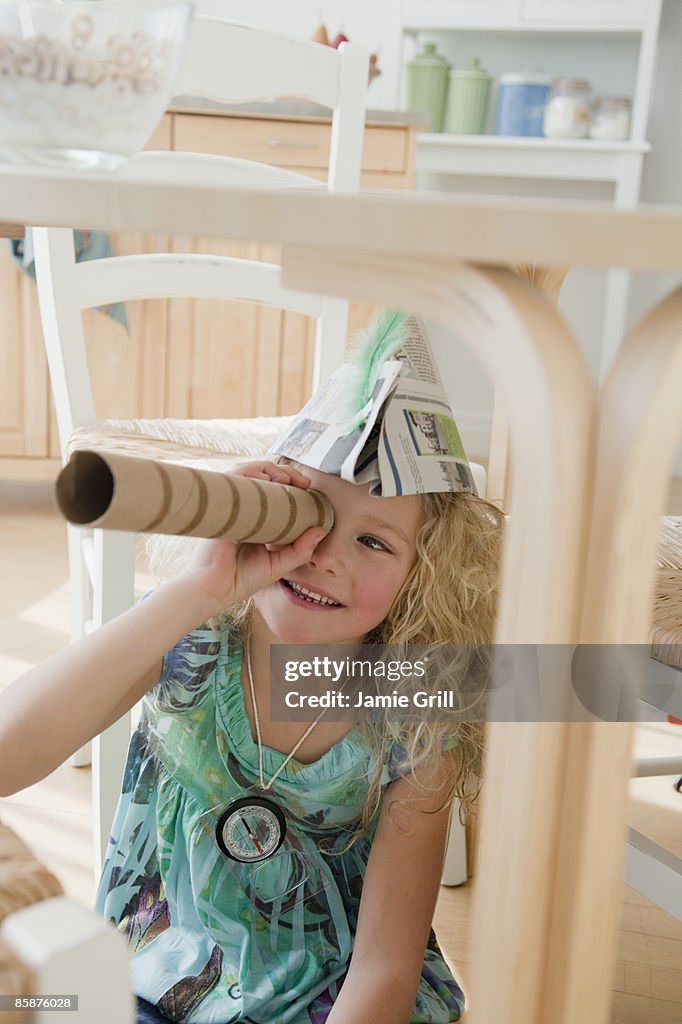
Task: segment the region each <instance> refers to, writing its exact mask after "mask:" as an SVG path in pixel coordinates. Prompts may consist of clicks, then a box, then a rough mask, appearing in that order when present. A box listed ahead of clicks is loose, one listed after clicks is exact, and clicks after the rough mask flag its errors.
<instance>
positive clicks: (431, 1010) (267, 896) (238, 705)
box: [97, 628, 463, 1024]
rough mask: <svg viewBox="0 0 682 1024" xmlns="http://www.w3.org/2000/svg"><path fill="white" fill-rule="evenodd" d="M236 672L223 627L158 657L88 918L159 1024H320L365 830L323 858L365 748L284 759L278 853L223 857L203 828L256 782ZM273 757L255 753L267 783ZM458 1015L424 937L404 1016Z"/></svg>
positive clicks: (210, 828) (354, 893)
mask: <svg viewBox="0 0 682 1024" xmlns="http://www.w3.org/2000/svg"><path fill="white" fill-rule="evenodd" d="M240 675H241V647H240V644H239V641H238V640H237V639H236V638H235V637H234V636H233V635H231V634H229V633H227V632H217V631H214V630H211V629H208V628H200V629H196V630H194V631H193V632H192V633H190V634H189V635H188V636H187V637H185V638H184V640H182V641H181V642H180V643H179V644H178V645H177V646H176V647H175V648H173V650H172V651H170V652H169V653H168V654H167V655H166V657H165V658H164V665H163V671H162V675H161V679H160V681H159V683H158V684H157V686H156V687H155V688H154V689H153V690H151V691H150V692H149V693H148V694H147V696H146V697H145V699H144V702H143V713H142V718H141V721H140V725H139V727H138V729H137V731H136V732H135V734H134V735H133V737H132V740H131V744H130V750H129V753H128V761H127V765H126V770H125V776H124V781H123V791H122V794H121V799H120V802H119V806H118V810H117V812H116V817H115V820H114V825H113V829H112V835H111V838H110V840H109V847H108V851H107V859H106V862H105V865H104V871H103V874H102V879H101V882H100V886H99V891H98V894H97V909H98V910H99V912H100V913H101V914H102V915H103V916H104V917H105V918H108V919H109V920H111V921H112V922H113V923H114V924H115V925H116V926H117V927H118V928H119V930H120V931H121V932H123V933H124V934H125V935H126V937H127V940H128V943H129V946H130V954H131V960H130V969H131V979H132V985H133V990H134V991H135V992H136V993H137V994H138V995H140V996H142V997H144V998H145V999H147V1000H148V1001H149V1002H151V1003H156V1004H157V1005H158V1007H159V1009H160V1010H161V1011H162V1013H164V1014H165V1015H166V1016H167V1017H169V1018H170V1019H171V1020H173V1021H191V1022H202V1024H210V1022H211V1024H228V1022H232V1021H235V1022H236V1021H243V1022H251V1024H324V1022H325V1021H326V1019H327V1016H328V1014H329V1012H330V1009H331V1007H332V1004H333V1002H334V1000H335V998H336V996H337V994H338V991H339V989H340V987H341V985H342V983H343V980H344V977H345V975H346V971H347V969H348V966H349V963H350V958H351V953H352V950H353V938H354V935H355V931H356V927H357V920H358V911H359V907H360V896H361V893H362V883H363V879H364V875H365V869H366V866H367V860H368V856H369V851H370V847H371V835H370V836H366V837H363V838H362V839H360V840H358V841H357V842H356V843H354V844H353V845H352V846H351V847H350V849H348V850H346V851H345V852H343V853H341V855H340V856H335V857H334V856H332V857H329V856H326V855H324V854H323V853H322V852H321V850H323V849H325V850H327V851H334V850H335V849H336V850H343V848H344V847H345V846H346V844H347V842H348V838H349V836H350V834H351V833H352V832H353V830H354V828H355V826H356V824H357V822H358V819H359V817H360V813H361V810H362V807H363V804H364V801H365V797H366V794H367V789H368V782H367V772H368V767H369V760H370V757H369V751H368V750H367V747H366V745H365V743H364V742H363V740H362V737H361V735H360V732H359V730H357V729H353V730H351V732H349V733H348V734H347V735H346V736H345V737H344V738H343V739H342V740H341V741H340V742H338V743H336V744H335V745H334V746H333V747H332V748H331V749H330V750H329V751H328V752H327V753H326V754H324V755H323V756H322V757H321V758H320V759H319V760H318V761H315V762H314V763H313V764H307V765H305V764H301V763H300V762H297V761H296V760H295V759H292V760H291V761H289V763H288V764H287V765H286V767H285V768H284V770H283V771H282V773H281V774H280V776H279V777H278V778H277V780H276V781H275V783H274V784H273V787H272V790H271V793H272V796H273V799H274V800H275V801H276V802H277V803H278V804H279V805H280V807H281V808H282V809H283V810H284V811H285V814H286V818H287V835H286V839H285V842H284V844H283V845H282V846H281V847H280V849H279V851H278V852H277V853H276V854H275V855H274V856H273V857H271V858H270V859H269V860H267V861H264V862H261V864H260V865H259V864H242V863H240V862H238V861H233V860H231V859H229V858H227V857H225V856H224V855H223V854H222V853H221V852H220V850H219V848H218V846H217V844H216V841H215V824H216V822H217V818H218V816H219V814H220V812H221V810H222V809H223V808H224V807H225V806H226V805H227V804H229V803H230V802H231V801H232V800H234V799H237V798H240V797H243V796H244V795H246V794H248V793H254V792H257V790H256V789H255V787H256V783H257V780H258V747H257V744H256V743H255V742H254V740H253V738H252V735H251V728H250V724H249V720H248V717H247V713H246V706H245V703H244V695H243V690H242V685H241V678H240ZM284 756H285V755H284V754H282V753H280V752H279V751H276V750H273V749H271V748H269V747H265V748H264V750H263V757H264V770H265V774H266V777H267V778H270V776H271V775H272V774H273V773H274V772H275V771H276V770H277V768H279V766H280V765H281V764H282V762H283V760H284ZM393 777H394V771H393V768H392V765H391V764H388V765H386V766H385V767H384V779H385V782H386V783H388V782H389V781H391V779H392V778H393ZM396 898H397V899H398V898H399V895H398V894H397V895H396ZM462 1008H463V996H462V992H461V989H460V988H459V986H458V985H457V983H456V982H455V980H454V979H453V977H452V975H451V973H450V971H449V969H448V967H447V965H446V964H445V961H444V960H443V957H442V954H441V952H440V950H439V948H438V945H437V943H436V938H435V935H434V934H433V932H432V933H431V936H430V939H429V943H428V946H427V948H426V950H425V954H424V966H423V969H422V975H421V981H420V985H419V991H418V994H417V1000H416V1004H415V1007H414V1011H413V1013H412V1017H411V1021H412V1022H413V1024H421V1022H432V1024H441V1022H446V1021H456V1020H458V1019H459V1017H460V1014H461V1012H462Z"/></svg>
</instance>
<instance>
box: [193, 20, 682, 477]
mask: <svg viewBox="0 0 682 1024" xmlns="http://www.w3.org/2000/svg"><path fill="white" fill-rule="evenodd" d="M196 2H197V6H198V9H200V10H201V11H203V12H204V13H213V14H220V15H222V16H223V17H230V18H233V19H234V20H237V21H243V22H244V23H247V24H254V25H259V26H261V27H267V28H271V29H273V30H275V31H281V32H284V33H286V34H289V35H299V36H301V37H305V38H309V37H310V36H312V34H313V32H314V31H315V28H316V27H317V25H318V24H319V20H320V15H322V18H323V20H324V21H325V23H326V25H327V28H328V30H329V32H330V33H331V34H335V33H336V32H338V31H343V32H344V33H345V34H346V35H347V36H348V37H349V38H350V39H351V40H353V41H354V42H359V43H362V44H363V45H365V46H367V47H368V49H369V50H371V51H372V50H373V51H377V52H378V53H379V65H380V67H381V70H382V75H381V77H380V78H378V79H376V80H375V81H374V82H373V83H372V86H371V88H370V91H369V95H368V104H369V106H370V107H374V108H379V109H382V108H383V109H395V108H396V107H398V106H400V105H401V103H400V100H401V95H400V86H399V82H400V78H401V74H400V66H401V62H402V60H403V52H402V49H401V46H400V38H401V35H400V28H399V14H400V0H371V2H369V0H293V2H288V3H284V2H282V0H196ZM429 38H434V39H436V40H437V41H438V43H439V47H440V48H441V49H442V51H443V52H444V53H445V54H446V55H447V56H448V57H449V58H450V59H451V60H452V61H453V62H454V63H456V64H460V65H461V64H464V63H465V62H466V60H467V58H468V57H469V56H470V55H472V54H480V55H482V56H484V63H485V65H486V66H487V67H488V69H489V70H490V71H491V73H493V74H494V75H497V74H499V73H500V72H502V71H506V70H514V69H517V68H520V67H523V66H525V65H535V66H538V65H544V67H545V68H546V69H547V71H548V72H550V73H552V74H572V73H574V72H575V54H576V38H575V37H573V38H571V37H570V36H567V37H565V38H561V37H558V38H557V37H549V36H547V37H543V38H542V39H541V40H540V47H539V49H540V50H541V58H540V59H538V40H537V39H535V40H533V41H531V40H528V39H527V38H526V39H524V38H523V37H516V36H514V37H512V36H510V35H505V34H503V33H500V34H498V35H495V36H491V35H480V34H475V33H464V34H460V35H458V36H453V35H452V34H449V35H448V34H442V33H441V34H436V33H434V34H433V35H432V36H429ZM579 49H580V73H581V75H584V76H585V77H587V78H589V79H590V80H591V82H592V84H593V85H594V87H595V90H596V92H598V93H599V92H603V93H611V94H612V95H613V94H614V93H615V92H618V93H621V94H623V95H631V94H632V92H633V90H634V81H633V65H634V44H633V42H632V41H631V40H628V39H627V38H626V37H616V36H614V37H612V38H609V39H608V40H605V39H604V38H601V39H600V38H596V39H593V40H585V38H584V37H582V38H581V40H580V42H579ZM681 55H682V3H680V0H664V2H663V15H662V24H661V32H660V45H659V59H658V66H657V77H656V86H655V92H654V97H653V104H652V111H651V117H650V121H649V129H648V138H649V140H650V142H651V144H652V147H653V150H652V153H651V154H650V155H649V156H648V157H647V158H646V161H645V170H644V178H643V183H642V200H643V201H645V202H656V203H671V204H680V205H682V118H681V113H680V110H681V104H682V60H681ZM491 110H492V105H491ZM491 117H492V113H491ZM418 187H419V188H429V189H437V190H439V191H450V190H458V191H467V192H490V191H493V192H495V193H497V194H502V195H544V196H558V197H562V196H577V197H579V198H594V199H609V198H611V195H612V192H611V190H610V188H609V186H606V185H603V184H602V185H598V184H596V183H595V184H587V183H586V184H580V183H561V182H549V181H547V182H524V181H519V180H518V179H515V180H513V179H504V178H502V177H501V178H497V179H486V180H481V181H477V180H474V179H472V178H464V177H452V176H445V175H442V176H441V175H439V176H436V175H430V176H423V177H420V180H419V181H418ZM681 244H682V241H681ZM604 278H605V275H604V274H603V273H601V272H596V271H573V272H571V274H570V275H569V277H568V279H567V281H566V284H565V285H564V289H563V291H562V297H561V303H560V306H561V309H562V312H563V313H564V315H565V316H566V318H567V320H568V322H569V324H570V325H571V326H572V327H573V329H574V330H575V331H576V333H577V335H578V337H579V338H580V340H581V344H582V346H583V351H584V354H585V357H586V359H587V361H588V363H589V365H590V366H591V367H592V368H593V369H594V370H595V371H596V367H597V365H598V361H599V349H600V344H601V333H600V332H601V317H602V306H603V289H604ZM674 284H675V279H673V278H670V277H664V276H662V275H641V274H640V275H635V278H634V280H633V289H632V301H631V318H630V319H631V322H635V321H636V320H637V319H638V318H639V317H640V316H641V315H642V314H643V313H644V312H645V311H646V310H647V309H648V308H649V307H650V306H651V305H652V303H653V302H655V301H656V299H658V298H659V297H661V296H662V295H663V294H665V293H666V292H667V291H669V290H670V289H671V287H673V285H674ZM432 330H433V335H434V340H435V344H436V347H437V351H438V355H439V359H440V360H441V361H442V363H443V370H444V374H445V376H446V379H447V380H448V381H450V382H451V383H450V388H449V390H450V395H451V399H452V401H453V404H454V406H455V411H456V413H457V416H458V419H459V422H460V427H461V430H462V435H463V439H464V442H465V445H467V446H468V448H469V451H470V453H471V454H473V455H482V454H485V452H486V450H487V444H488V436H489V420H490V414H491V411H492V389H491V387H490V384H489V382H488V381H487V380H486V378H485V375H484V374H483V372H482V370H481V368H480V367H479V366H478V365H477V363H476V361H475V359H474V358H473V356H472V355H471V354H470V353H469V352H468V351H466V350H464V348H463V346H462V345H461V344H459V343H458V342H457V338H456V325H450V329H444V328H443V327H441V326H439V325H433V326H432ZM677 473H678V474H680V475H682V452H681V455H680V458H679V459H678V467H677Z"/></svg>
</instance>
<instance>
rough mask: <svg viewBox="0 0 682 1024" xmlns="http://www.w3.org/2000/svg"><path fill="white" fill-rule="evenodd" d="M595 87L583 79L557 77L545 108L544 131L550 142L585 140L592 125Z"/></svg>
mask: <svg viewBox="0 0 682 1024" xmlns="http://www.w3.org/2000/svg"><path fill="white" fill-rule="evenodd" d="M591 92H592V88H591V86H590V83H589V82H586V81H585V80H584V79H583V78H557V79H555V80H554V81H553V82H552V93H551V95H550V97H549V101H548V103H547V106H546V107H545V117H544V122H543V129H544V133H545V136H546V137H547V138H548V139H584V138H585V137H586V135H587V130H588V128H589V124H590V94H591Z"/></svg>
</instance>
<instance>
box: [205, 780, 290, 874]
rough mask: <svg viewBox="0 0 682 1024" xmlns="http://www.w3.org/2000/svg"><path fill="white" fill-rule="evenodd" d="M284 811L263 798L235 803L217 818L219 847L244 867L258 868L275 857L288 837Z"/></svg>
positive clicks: (258, 797)
mask: <svg viewBox="0 0 682 1024" xmlns="http://www.w3.org/2000/svg"><path fill="white" fill-rule="evenodd" d="M286 830H287V826H286V821H285V819H284V814H283V812H282V811H281V809H280V808H279V807H278V806H277V804H274V803H273V802H272V801H271V800H266V799H265V797H261V796H247V797H242V798H241V799H240V800H234V801H233V803H231V804H229V805H228V806H227V807H226V808H225V810H224V811H223V812H222V813H221V815H220V817H219V818H218V824H217V825H216V829H215V838H216V843H217V844H218V847H219V849H220V851H221V852H222V853H224V854H225V856H226V857H231V858H232V860H238V861H241V862H242V864H256V863H258V862H260V861H263V860H267V859H268V857H272V855H273V853H276V852H277V850H279V848H280V846H281V845H282V843H283V842H284V836H285V835H286Z"/></svg>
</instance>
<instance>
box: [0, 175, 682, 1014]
mask: <svg viewBox="0 0 682 1024" xmlns="http://www.w3.org/2000/svg"><path fill="white" fill-rule="evenodd" d="M0 222H20V223H28V224H46V225H67V226H74V225H78V226H87V227H89V228H101V229H104V230H111V231H118V230H122V229H125V230H136V231H149V232H154V231H159V232H173V233H175V234H188V235H192V234H194V235H201V236H214V237H226V238H232V239H253V240H257V241H268V242H274V243H283V245H284V277H285V282H286V283H287V284H291V285H292V286H295V287H299V288H305V287H309V288H310V289H311V290H315V291H322V292H325V291H326V292H328V293H329V294H333V295H342V296H346V297H348V298H350V299H354V300H359V301H371V302H374V303H381V304H384V305H386V306H393V307H398V308H407V309H411V310H414V311H419V312H422V313H424V314H426V315H428V316H430V317H433V318H436V319H438V318H440V319H443V320H445V321H447V322H449V323H450V324H451V325H456V327H457V330H458V332H459V334H460V335H461V337H462V338H463V339H464V340H465V341H467V342H468V343H469V344H470V345H471V346H472V347H474V348H475V349H476V351H477V353H478V355H479V356H480V357H481V358H482V359H483V361H484V362H485V364H486V365H487V367H488V368H489V371H490V373H491V375H492V376H493V378H494V380H495V384H496V388H497V393H498V394H499V395H500V398H501V402H502V404H503V407H504V409H505V412H506V416H507V420H508V424H509V452H510V455H511V464H512V465H513V486H512V488H511V493H510V495H509V500H508V503H507V510H508V512H509V513H510V525H509V530H508V536H507V544H506V552H505V564H504V585H503V593H502V598H501V606H500V618H499V627H498V640H499V641H500V642H505V643H522V642H525V643H575V642H579V641H584V642H596V641H599V642H603V643H618V642H629V643H632V642H638V641H639V642H645V641H646V635H647V626H648V615H649V606H650V600H651V593H652V586H653V577H654V565H655V548H656V525H657V517H658V516H659V515H660V513H661V512H662V510H663V507H664V502H665V496H666V493H667V483H668V479H669V475H670V471H671V466H672V460H673V456H674V451H675V446H676V442H677V439H678V437H679V433H680V429H681V428H682V402H681V401H680V394H682V387H681V383H682V291H678V292H676V293H674V294H673V295H672V296H671V297H669V298H668V299H667V300H666V301H664V302H663V303H661V304H660V305H659V306H658V308H657V309H655V310H653V311H652V312H651V313H650V314H649V316H648V317H647V318H646V320H645V322H644V323H643V324H642V325H641V327H640V328H639V329H638V330H637V331H636V332H634V334H633V335H632V336H631V337H630V338H629V339H628V340H627V341H626V342H625V344H624V345H623V346H622V347H621V349H620V351H619V352H618V355H617V357H616V359H615V362H614V365H613V367H612V370H611V372H610V374H609V376H608V379H607V380H606V382H605V385H604V386H603V388H602V389H601V391H600V392H599V393H597V391H596V388H595V386H594V384H593V382H592V380H591V379H590V377H589V374H588V372H587V369H586V366H585V363H584V360H583V358H582V356H581V352H580V348H579V346H578V344H577V342H576V340H575V338H574V337H573V336H572V335H571V333H570V331H569V330H568V328H567V327H566V326H565V324H564V323H563V322H562V321H561V319H560V318H559V316H558V315H557V314H556V312H555V310H554V308H553V307H552V306H551V304H549V303H548V302H547V301H546V300H545V299H544V297H543V296H542V295H540V294H539V293H538V292H537V291H536V290H535V289H533V288H532V287H530V286H529V285H527V284H525V283H524V282H522V281H520V280H519V279H518V278H517V277H516V276H515V275H514V274H512V273H510V272H509V271H508V270H506V269H501V267H500V265H502V264H527V263H530V264H542V265H546V266H550V267H574V266H595V267H623V268H628V269H631V270H650V271H678V272H682V211H680V210H665V209H662V208H649V209H641V210H638V211H627V212H626V211H616V210H614V209H613V208H611V207H610V206H606V205H604V206H599V205H596V204H595V205H589V206H587V205H580V204H574V203H570V204H561V205H560V204H557V203H547V202H539V201H532V202H531V201H527V202H524V201H519V200H505V201H493V200H482V199H481V198H480V197H477V198H475V199H472V200H468V199H466V198H463V197H460V196H458V197H452V196H447V197H444V196H443V197H441V196H437V195H434V194H433V193H429V195H428V196H424V197H418V196H417V197H415V196H413V195H410V196H405V195H395V194H392V195H385V196H383V195H371V196H370V195H364V196H363V195H361V196H353V197H351V196H338V195H337V196H334V197H332V196H329V195H325V194H322V193H319V192H317V191H310V192H308V191H302V192H294V191H286V192H282V191H280V192H273V193H264V192H260V191H259V192H254V191H251V190H244V189H226V188H221V187H214V186H198V185H188V184H177V185H160V184H158V183H154V182H153V181H148V180H147V181H135V180H130V179H129V180H125V181H124V180H120V179H119V180H117V179H115V178H113V179H112V178H107V177H103V176H97V175H83V174H78V175H71V174H69V173H51V172H49V171H43V170H30V169H23V168H11V167H0ZM496 465H501V467H502V469H501V472H498V473H497V475H496V474H495V472H494V474H493V479H494V480H500V481H504V480H506V473H505V470H504V466H505V461H504V459H503V460H502V462H501V463H496ZM500 494H501V491H500ZM564 696H565V695H564V694H563V693H562V692H561V689H560V688H559V690H558V693H557V700H559V701H561V700H562V699H563V697H564ZM631 734H632V729H631V727H630V726H628V725H614V724H604V723H598V724H585V723H575V722H574V723H570V722H560V721H558V722H556V723H551V724H546V723H545V724H537V723H514V724H506V725H503V724H497V725H493V726H492V727H491V729H490V744H489V753H488V760H487V772H488V777H489V778H490V779H491V780H494V781H493V782H492V784H490V785H488V786H487V787H486V789H485V793H484V800H483V822H482V834H481V855H480V861H479V864H478V868H477V885H476V898H475V908H474V930H473V939H472V941H473V949H472V955H473V968H472V989H473V1008H472V1011H471V1021H472V1024H492V1022H494V1021H502V1020H504V1021H505V1022H507V1024H517V1022H518V1024H522V1022H523V1024H531V1022H532V1024H548V1022H550V1021H551V1022H552V1024H569V1022H571V1024H573V1022H577V1021H579V1020H580V1021H582V1020H584V1019H585V1016H584V1015H585V1013H586V1012H587V1013H589V1019H590V1022H591V1024H605V1022H606V1021H607V1019H608V1006H609V998H610V997H609V989H610V978H611V972H612V968H613V964H614V961H615V932H616V922H617V914H618V909H619V896H620V883H621V878H622V859H623V822H624V819H625V806H626V785H627V778H628V771H629V762H630V751H631V742H632V735H631ZM595 850H598V855H596V856H595V855H594V851H595ZM586 1007H589V1010H586Z"/></svg>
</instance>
